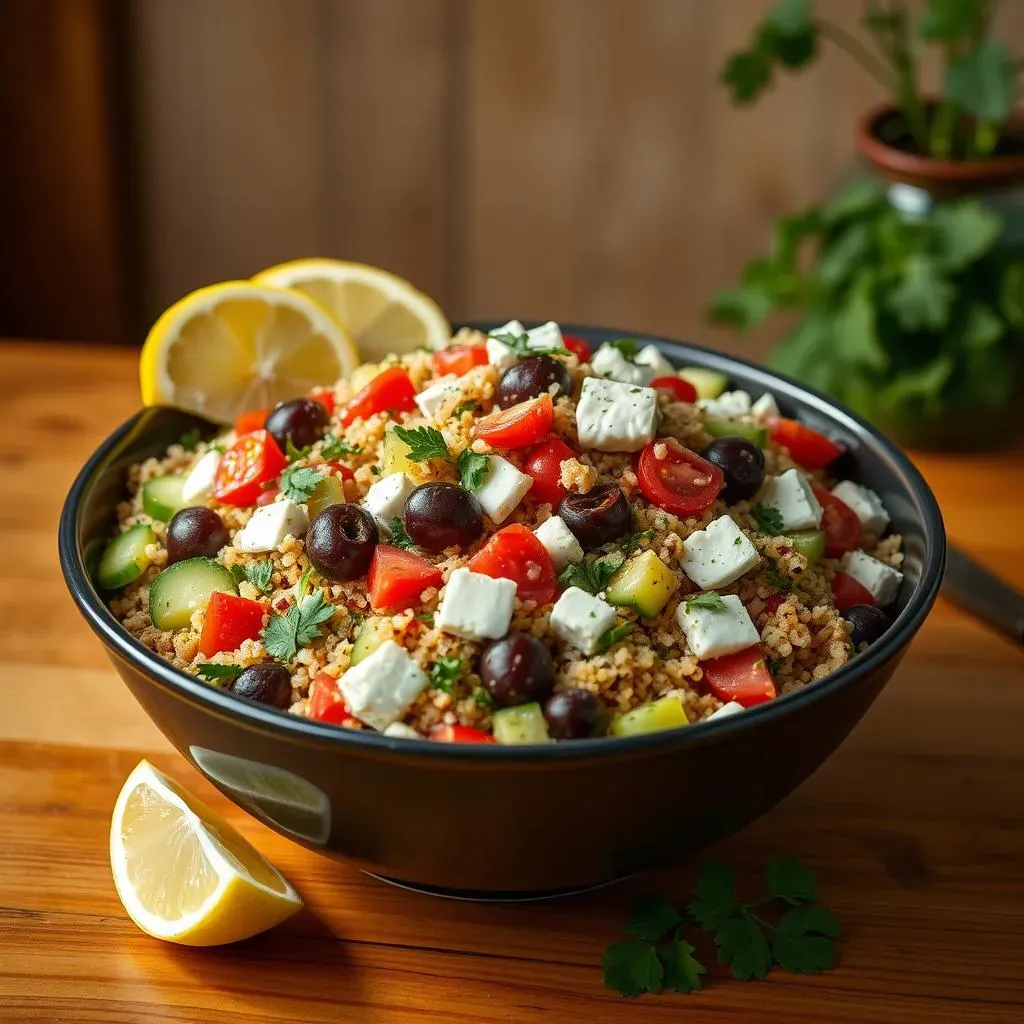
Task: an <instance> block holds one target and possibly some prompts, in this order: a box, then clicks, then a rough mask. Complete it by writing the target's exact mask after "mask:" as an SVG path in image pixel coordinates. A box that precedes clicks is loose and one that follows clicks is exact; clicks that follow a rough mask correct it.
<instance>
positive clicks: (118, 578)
mask: <svg viewBox="0 0 1024 1024" xmlns="http://www.w3.org/2000/svg"><path fill="white" fill-rule="evenodd" d="M155 543H156V534H155V533H154V532H153V528H152V527H151V526H148V525H146V524H145V523H138V524H137V525H136V526H130V527H128V529H127V530H125V531H124V533H119V534H118V535H117V536H116V537H115V538H114V539H113V540H112V541H111V542H110V543H109V544H108V545H107V546H106V548H105V549H104V551H103V554H102V555H101V556H100V564H99V566H98V567H97V569H96V579H97V581H98V582H99V585H100V586H101V587H103V589H104V590H119V589H120V588H121V587H125V586H127V585H128V584H129V583H131V582H132V581H133V580H137V579H138V578H139V577H140V576H141V575H142V574H143V573H144V572H145V571H146V570H147V569H148V568H149V567H150V565H151V564H152V559H151V558H149V556H148V555H147V554H146V548H147V547H148V546H149V545H150V544H155Z"/></svg>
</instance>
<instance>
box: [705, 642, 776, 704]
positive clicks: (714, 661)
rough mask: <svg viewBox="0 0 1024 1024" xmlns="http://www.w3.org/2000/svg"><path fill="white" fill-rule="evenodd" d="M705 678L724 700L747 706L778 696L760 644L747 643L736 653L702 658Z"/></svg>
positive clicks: (709, 685) (714, 691) (709, 687)
mask: <svg viewBox="0 0 1024 1024" xmlns="http://www.w3.org/2000/svg"><path fill="white" fill-rule="evenodd" d="M700 667H701V669H702V670H703V672H704V682H705V684H706V685H707V687H708V689H709V690H710V691H711V692H712V693H713V694H714V695H715V696H716V697H717V698H718V699H719V700H722V701H726V702H728V701H733V700H734V701H736V703H737V704H742V705H743V706H744V707H745V708H749V707H753V705H755V704H763V703H764V702H765V701H769V700H773V699H774V697H775V680H774V679H772V674H771V672H769V671H768V666H767V665H765V663H764V654H763V653H762V652H761V648H760V647H746V648H744V649H743V650H742V651H737V652H736V653H735V654H726V655H724V656H723V657H721V658H711V659H710V660H709V661H702V662H701V663H700Z"/></svg>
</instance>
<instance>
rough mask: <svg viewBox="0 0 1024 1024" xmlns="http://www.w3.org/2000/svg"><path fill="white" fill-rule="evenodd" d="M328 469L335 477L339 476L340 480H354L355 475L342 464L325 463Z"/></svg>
mask: <svg viewBox="0 0 1024 1024" xmlns="http://www.w3.org/2000/svg"><path fill="white" fill-rule="evenodd" d="M326 465H327V466H328V468H329V469H330V471H331V472H332V473H334V474H335V475H336V476H340V477H341V479H342V480H355V478H356V475H355V473H353V472H352V470H351V469H349V468H348V466H346V465H345V464H344V463H343V462H328V463H326Z"/></svg>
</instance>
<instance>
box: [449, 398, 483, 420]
mask: <svg viewBox="0 0 1024 1024" xmlns="http://www.w3.org/2000/svg"><path fill="white" fill-rule="evenodd" d="M479 408H480V403H479V402H477V401H474V400H473V399H470V400H469V401H468V402H459V404H458V405H457V406H455V408H454V410H453V411H452V416H454V417H455V418H456V419H457V418H458V417H460V416H461V415H462V414H463V413H464V412H476V411H477V410H478V409H479Z"/></svg>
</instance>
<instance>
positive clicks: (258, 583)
mask: <svg viewBox="0 0 1024 1024" xmlns="http://www.w3.org/2000/svg"><path fill="white" fill-rule="evenodd" d="M231 575H232V576H234V577H235V579H236V580H238V582H239V583H241V582H242V581H243V580H246V581H248V582H249V583H251V584H252V585H253V586H254V587H255V588H256V589H257V590H258V591H259V592H260V593H261V594H266V593H268V592H269V591H270V590H271V586H270V578H271V577H272V576H273V575H274V563H273V562H271V561H270V560H269V559H261V560H260V561H258V562H249V563H248V564H246V565H238V564H237V563H236V564H235V565H233V566H231Z"/></svg>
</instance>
